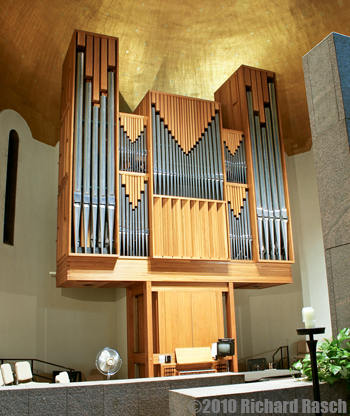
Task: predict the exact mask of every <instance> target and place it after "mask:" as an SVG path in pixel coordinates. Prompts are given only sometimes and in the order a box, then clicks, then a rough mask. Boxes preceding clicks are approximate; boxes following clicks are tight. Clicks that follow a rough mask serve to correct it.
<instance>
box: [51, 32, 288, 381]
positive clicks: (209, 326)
mask: <svg viewBox="0 0 350 416" xmlns="http://www.w3.org/2000/svg"><path fill="white" fill-rule="evenodd" d="M118 60H119V56H118V39H117V38H112V37H107V36H103V35H97V34H92V33H87V32H81V31H75V32H74V35H73V38H72V41H71V43H70V46H69V49H68V52H67V56H66V59H65V61H64V65H63V75H62V112H61V137H60V154H59V183H58V226H57V286H58V287H96V288H103V287H124V288H126V290H127V326H128V339H127V343H128V372H129V377H135V376H140V377H152V376H159V375H164V374H175V372H176V362H175V349H177V348H199V347H208V346H211V344H212V343H213V342H216V341H217V340H218V339H219V338H224V337H230V338H236V326H235V311H234V290H235V289H238V288H264V287H271V286H275V285H279V284H285V283H291V282H292V278H291V263H293V262H294V251H293V240H292V229H291V220H290V207H289V196H288V187H287V177H286V166H285V159H284V150H283V149H284V148H283V138H282V132H281V129H280V120H279V113H278V105H277V100H276V94H275V75H274V74H273V73H272V72H268V71H264V70H260V69H254V68H249V67H245V66H242V67H240V68H239V69H238V70H237V71H236V72H235V73H234V74H233V75H232V76H231V77H230V78H229V79H228V80H227V81H226V82H225V83H224V84H223V85H222V86H221V87H220V88H219V89H218V91H217V92H216V93H215V101H207V100H201V99H195V98H190V97H182V96H178V95H173V94H166V93H161V92H156V91H149V92H148V93H147V94H146V96H145V97H144V99H143V100H142V101H141V103H140V104H139V106H138V107H137V108H136V110H135V111H134V114H126V113H121V112H119V100H118V97H119V79H118ZM164 355H167V356H169V355H170V356H171V363H172V364H167V365H164V364H163V363H162V362H163V359H160V357H163V356H164ZM226 361H227V362H228V364H229V368H230V370H231V371H237V370H238V364H237V355H235V356H231V357H227V358H226ZM226 361H222V360H221V361H217V362H213V363H212V365H211V368H212V369H214V370H215V371H224V370H225V369H226ZM197 367H198V366H197ZM197 367H196V370H197V371H198V368H197Z"/></svg>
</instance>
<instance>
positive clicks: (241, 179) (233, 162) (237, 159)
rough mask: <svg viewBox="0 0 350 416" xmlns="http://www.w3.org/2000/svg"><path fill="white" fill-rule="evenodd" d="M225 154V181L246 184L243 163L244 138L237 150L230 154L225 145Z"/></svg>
mask: <svg viewBox="0 0 350 416" xmlns="http://www.w3.org/2000/svg"><path fill="white" fill-rule="evenodd" d="M224 152H225V169H226V181H227V182H233V183H247V165H246V161H245V148H244V137H242V140H241V141H240V143H239V146H238V147H237V150H236V152H235V153H234V154H232V153H231V152H230V150H229V148H228V146H227V145H225V148H224Z"/></svg>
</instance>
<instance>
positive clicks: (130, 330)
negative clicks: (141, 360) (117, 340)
mask: <svg viewBox="0 0 350 416" xmlns="http://www.w3.org/2000/svg"><path fill="white" fill-rule="evenodd" d="M126 311H127V313H126V319H127V344H128V347H127V349H128V378H135V364H134V359H133V358H134V306H133V297H132V294H131V289H127V290H126Z"/></svg>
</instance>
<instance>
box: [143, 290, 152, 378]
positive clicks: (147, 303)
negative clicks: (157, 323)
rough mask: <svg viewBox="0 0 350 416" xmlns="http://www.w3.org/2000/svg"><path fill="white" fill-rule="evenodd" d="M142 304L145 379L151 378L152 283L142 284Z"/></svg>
mask: <svg viewBox="0 0 350 416" xmlns="http://www.w3.org/2000/svg"><path fill="white" fill-rule="evenodd" d="M143 296H144V303H143V308H144V309H143V310H144V314H143V319H144V328H145V330H144V336H145V338H144V339H145V343H144V346H145V355H146V363H145V364H146V365H145V377H153V376H154V369H153V328H152V283H151V282H145V283H144V292H143Z"/></svg>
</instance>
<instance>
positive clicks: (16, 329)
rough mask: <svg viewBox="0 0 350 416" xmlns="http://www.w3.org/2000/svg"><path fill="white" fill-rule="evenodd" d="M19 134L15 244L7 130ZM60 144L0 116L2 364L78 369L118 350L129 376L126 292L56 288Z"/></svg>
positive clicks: (123, 373)
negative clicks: (30, 362)
mask: <svg viewBox="0 0 350 416" xmlns="http://www.w3.org/2000/svg"><path fill="white" fill-rule="evenodd" d="M12 129H14V130H16V131H17V133H18V135H19V163H18V174H17V197H16V217H15V237H14V246H9V245H6V244H3V241H2V236H3V218H4V201H5V189H6V169H7V151H8V139H9V132H10V131H11V130H12ZM57 162H58V146H57V147H56V148H53V147H51V146H47V145H45V144H42V143H40V142H38V141H37V140H34V139H33V137H32V135H31V132H30V130H29V128H28V126H27V123H26V122H25V120H24V119H23V118H22V117H21V116H20V115H19V114H17V113H16V112H14V111H12V110H5V111H3V112H1V113H0V218H1V221H0V236H1V241H0V313H1V315H2V319H1V320H0V334H1V346H0V358H11V357H15V358H37V359H42V360H45V361H50V362H54V363H58V364H62V365H65V366H69V367H73V368H76V369H77V370H81V371H83V372H84V373H85V374H86V375H87V374H89V373H90V370H91V369H93V368H94V367H95V357H96V354H97V353H98V352H99V351H100V350H101V349H102V348H104V347H106V346H109V347H111V348H116V349H117V350H118V351H119V353H120V354H121V357H122V359H123V361H124V365H123V366H122V368H121V370H120V372H119V373H118V377H127V365H126V363H127V356H126V315H125V314H126V302H125V290H123V289H118V290H115V289H103V290H98V289H59V288H56V281H55V279H54V278H52V277H50V275H49V272H50V271H55V269H56V243H55V241H56V229H57V220H56V216H57V180H58V179H57V175H58V165H57Z"/></svg>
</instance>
